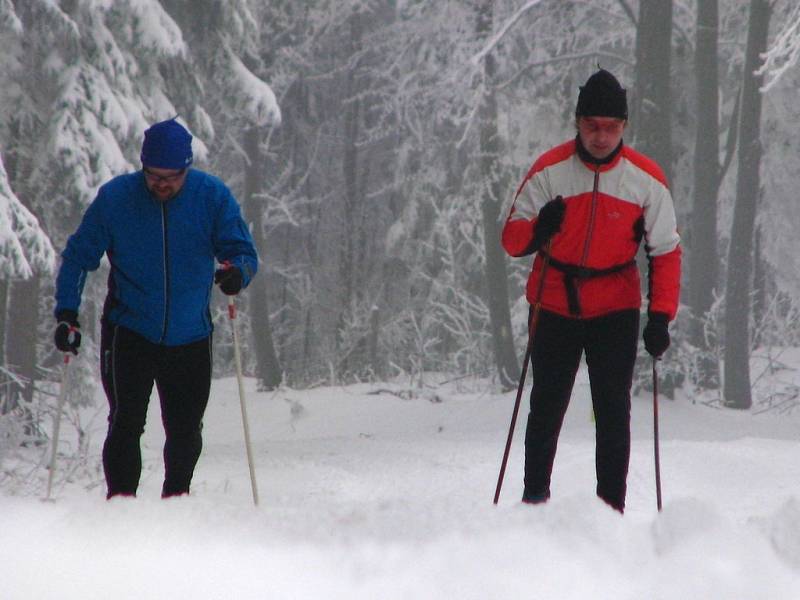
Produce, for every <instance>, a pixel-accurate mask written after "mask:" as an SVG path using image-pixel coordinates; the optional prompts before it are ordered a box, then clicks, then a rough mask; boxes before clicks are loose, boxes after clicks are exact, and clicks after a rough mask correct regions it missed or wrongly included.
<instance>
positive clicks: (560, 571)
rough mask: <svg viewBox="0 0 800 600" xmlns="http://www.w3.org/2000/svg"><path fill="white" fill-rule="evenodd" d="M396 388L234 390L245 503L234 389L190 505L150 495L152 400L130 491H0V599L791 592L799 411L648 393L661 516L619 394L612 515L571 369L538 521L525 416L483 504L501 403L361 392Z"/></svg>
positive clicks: (799, 557) (209, 421)
mask: <svg viewBox="0 0 800 600" xmlns="http://www.w3.org/2000/svg"><path fill="white" fill-rule="evenodd" d="M431 379H432V380H433V379H434V377H433V376H432V377H431ZM391 387H392V386H389V385H388V384H382V385H368V384H362V385H354V386H348V387H336V388H333V387H331V388H319V389H315V390H309V391H295V390H280V391H278V392H272V393H257V392H256V391H255V389H254V382H253V381H252V380H248V381H247V389H248V413H249V416H250V427H251V437H252V439H253V444H254V449H255V463H256V471H257V474H258V485H259V492H260V499H261V505H260V506H259V507H257V508H256V507H254V506H253V505H252V498H251V492H250V480H249V474H248V469H247V462H246V455H245V450H244V444H243V441H242V426H241V414H240V411H239V398H238V395H237V388H236V381H235V379H230V378H228V379H221V380H216V381H215V382H214V385H213V389H212V399H211V403H210V405H209V410H208V413H207V416H206V419H205V434H204V435H205V446H204V450H203V455H202V457H201V459H200V462H199V464H198V467H197V469H196V472H195V478H194V482H193V494H192V496H190V497H184V498H175V499H171V500H168V501H162V500H160V499H159V498H158V496H159V492H160V488H161V483H162V469H163V465H162V463H161V459H160V455H161V445H162V443H163V433H162V430H161V426H160V417H159V413H158V408H157V405H158V403H157V402H156V401H154V402H152V403H151V411H150V413H149V417H148V427H147V431H146V433H145V435H144V437H143V443H142V446H143V457H144V470H143V473H142V481H141V485H140V489H139V497H138V498H136V499H114V500H112V501H110V502H107V501H105V499H104V486H103V485H102V484H100V485H98V484H99V483H100V481H99V480H96V481H93V482H89V481H86V480H76V481H71V482H64V481H63V478H58V477H57V478H56V481H57V484H56V487H55V492H54V496H55V497H56V502H54V503H45V502H40V501H39V499H38V497H37V496H36V495H35V494H40V495H41V490H43V489H44V482H45V480H46V476H47V474H46V471H45V470H44V469H41V470H40V471H41V472H40V473H38V475H37V479H36V482H35V484H36V485H35V486H32V488H31V489H29V490H3V492H4V493H3V494H0V531H2V534H1V535H2V547H0V599H2V600H32V599H43V600H44V599H48V600H49V599H59V600H88V599H94V598H97V599H100V598H103V599H107V598H114V599H115V600H124V599H128V598H130V599H134V598H135V599H142V598H155V599H160V598H192V599H206V598H208V599H212V598H213V599H217V598H219V599H223V598H226V599H227V598H230V599H250V598H253V599H257V598H258V599H262V598H268V599H271V598H281V599H282V598H291V599H299V598H325V599H328V598H332V599H338V598H342V599H344V598H347V599H353V598H359V599H360V598H364V599H367V598H370V599H378V598H379V599H384V598H385V599H395V598H396V599H401V598H402V599H409V598H414V599H417V598H459V599H460V600H461V599H465V600H469V599H495V598H497V599H504V598H515V599H516V598H559V599H573V598H575V599H578V598H581V599H584V598H593V599H602V598H614V599H673V598H674V599H687V598H698V599H725V600H728V599H754V598H768V599H770V600H772V599H797V598H800V455H799V453H798V450H800V447H799V446H798V441H797V438H798V435H797V433H798V425H800V416H792V415H790V416H785V415H783V416H778V415H775V414H765V415H759V416H753V415H750V414H746V413H745V414H742V413H735V412H731V411H721V410H716V409H712V408H708V407H706V406H703V405H700V404H692V403H691V402H690V401H688V400H687V399H685V398H679V399H678V400H675V401H671V400H666V399H662V400H661V403H660V405H659V408H660V411H659V412H660V418H661V421H660V424H659V425H660V433H661V447H660V450H661V477H662V490H663V496H664V510H663V512H662V513H660V514H658V513H657V511H656V506H655V504H656V503H655V484H654V474H653V472H654V469H653V443H652V404H651V403H652V400H651V399H650V398H647V397H639V398H635V399H634V402H633V415H632V428H633V442H632V456H631V466H630V476H629V479H628V506H627V511H626V514H625V516H624V517H620V516H619V515H618V514H617V513H615V512H613V511H612V510H611V509H609V508H608V507H606V506H605V505H604V504H603V503H602V502H600V501H599V500H597V499H596V497H595V496H594V485H595V480H594V425H593V423H592V420H591V410H590V401H589V394H588V385H587V382H586V380H585V373H581V375H580V377H579V381H578V383H577V384H576V387H575V392H574V393H573V400H572V404H571V406H570V409H569V412H568V414H567V419H566V421H565V424H564V428H563V431H562V436H561V440H560V443H559V450H558V455H557V457H556V465H555V469H554V475H553V485H552V489H553V498H552V500H551V502H550V503H549V504H547V505H544V506H537V507H530V506H524V505H522V504H521V503H520V502H519V497H520V495H521V488H522V462H523V459H522V448H523V440H524V428H525V414H526V412H527V410H526V407H525V403H523V408H522V410H521V412H520V418H519V419H518V427H517V430H516V433H515V438H514V444H513V446H512V452H511V457H510V460H509V468H508V470H507V472H506V478H505V483H504V486H503V491H502V494H501V498H500V503H499V505H498V506H496V507H495V506H493V505H492V496H493V493H494V487H495V484H496V481H497V473H498V469H499V464H500V459H501V457H502V450H503V445H504V443H505V436H506V433H507V428H508V423H509V420H510V417H511V410H512V408H513V402H514V393H513V392H511V393H505V394H501V393H489V392H483V393H476V392H473V393H459V392H457V391H456V390H455V389H454V388H453V387H452V386H449V387H444V388H440V389H439V390H437V394H438V396H439V397H440V398H441V400H442V401H441V402H431V401H429V400H428V399H426V398H425V397H416V398H413V399H401V398H399V397H397V396H395V395H392V394H387V393H382V394H370V393H369V392H370V391H374V390H376V389H379V388H385V389H389V388H391ZM484 387H488V384H485V385H484ZM395 389H396V386H395ZM101 402H104V400H103V399H102V398H98V406H100V404H99V403H101ZM94 410H96V409H94ZM97 423H98V424H99V427H102V426H103V425H102V419H98V420H97ZM64 429H67V430H68V429H69V427H68V426H65V427H64ZM62 431H63V430H62ZM102 437H103V432H102V431H101V430H100V429H97V430H95V431H93V432H92V440H93V444H94V446H96V455H95V459H96V460H99V452H100V451H99V446H100V444H101V442H102ZM65 443H67V444H68V443H69V440H68V439H67V440H66V441H65ZM43 451H44V450H43ZM98 478H99V475H98ZM92 484H94V485H92ZM33 487H35V488H36V489H33Z"/></svg>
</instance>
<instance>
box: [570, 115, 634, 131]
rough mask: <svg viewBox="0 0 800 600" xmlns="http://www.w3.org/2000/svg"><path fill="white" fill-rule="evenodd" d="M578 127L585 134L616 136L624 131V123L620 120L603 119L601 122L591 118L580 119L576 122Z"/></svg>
mask: <svg viewBox="0 0 800 600" xmlns="http://www.w3.org/2000/svg"><path fill="white" fill-rule="evenodd" d="M578 127H579V128H580V129H582V130H583V131H585V132H587V133H600V132H601V131H602V132H603V133H605V134H607V135H617V134H619V133H622V131H623V130H624V129H625V121H623V120H622V119H610V118H607V119H603V120H602V121H600V120H597V119H593V118H591V117H582V118H581V119H580V120H579V121H578Z"/></svg>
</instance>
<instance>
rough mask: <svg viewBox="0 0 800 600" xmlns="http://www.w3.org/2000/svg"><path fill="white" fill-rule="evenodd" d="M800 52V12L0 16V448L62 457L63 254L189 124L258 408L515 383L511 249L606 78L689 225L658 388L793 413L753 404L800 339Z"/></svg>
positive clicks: (170, 1) (440, 9) (90, 305)
mask: <svg viewBox="0 0 800 600" xmlns="http://www.w3.org/2000/svg"><path fill="white" fill-rule="evenodd" d="M799 52H800V6H798V5H796V4H795V3H794V2H792V1H790V0H771V1H767V0H696V1H695V0H674V1H669V0H641V1H639V2H636V1H635V0H593V1H579V0H527V1H523V0H458V1H450V0H437V1H436V2H431V1H415V0H405V1H403V0H305V1H304V2H296V1H294V0H285V1H282V0H275V1H271V2H261V1H257V0H194V1H191V2H190V1H189V0H161V1H157V0H116V1H112V0H105V1H104V0H17V1H15V0H0V332H1V333H2V343H1V344H0V413H1V414H2V415H3V418H2V419H0V429H2V430H3V433H4V435H6V436H9V435H10V432H12V431H13V432H16V433H15V435H14V436H11V437H16V436H17V435H22V436H30V435H33V436H37V435H44V434H43V433H42V432H41V430H40V427H39V421H40V417H41V414H43V413H42V411H41V410H40V409H39V408H38V407H40V406H41V405H42V403H50V404H52V401H53V400H52V394H53V391H52V390H53V385H52V384H53V383H54V382H57V381H59V377H60V370H59V365H60V357H59V356H57V353H56V351H55V349H54V347H53V345H52V341H51V340H52V330H53V325H54V321H53V318H52V309H53V300H52V295H53V281H54V273H55V270H56V269H57V266H58V252H60V251H61V249H62V248H63V247H64V244H65V242H66V239H67V237H68V236H69V235H70V234H71V233H72V232H73V231H74V229H75V228H76V227H77V224H78V223H79V221H80V218H81V215H82V213H83V211H84V210H85V209H86V207H87V206H88V204H89V203H90V202H91V201H92V199H93V198H94V195H95V193H96V191H97V189H98V187H99V186H100V185H102V184H103V183H104V182H105V181H107V180H108V179H109V178H111V177H113V176H114V175H117V174H120V173H123V172H127V171H131V170H135V169H138V168H140V165H139V161H138V156H139V149H140V145H141V140H142V135H143V132H144V130H145V129H146V127H147V126H148V124H150V123H152V122H155V121H157V120H161V119H165V118H170V117H172V116H174V115H179V116H180V118H181V119H182V120H183V122H184V123H185V124H186V125H187V126H188V127H189V129H190V130H191V131H192V133H193V134H194V136H195V142H194V149H195V156H196V166H198V167H199V168H202V169H204V170H207V171H210V172H212V173H214V174H217V175H219V176H220V177H222V179H223V180H225V181H226V182H227V183H228V184H229V185H230V186H231V188H232V189H233V190H234V192H235V194H236V196H237V197H238V199H239V200H240V202H241V204H242V206H243V210H244V213H245V216H246V219H247V221H248V222H249V224H250V225H251V227H252V232H253V236H254V238H255V240H256V243H257V245H258V248H259V252H260V255H261V261H262V263H261V272H260V274H259V276H258V277H257V278H256V279H255V280H254V282H253V284H252V285H251V286H250V288H249V289H248V291H247V292H246V293H245V294H243V295H242V297H241V298H240V300H239V301H240V305H241V313H242V315H243V317H244V319H243V327H244V332H243V333H244V335H243V336H242V339H243V343H244V349H243V350H244V356H245V363H246V364H245V370H246V372H247V373H248V374H249V375H252V376H254V377H256V378H257V380H258V384H259V386H260V388H261V389H265V390H269V389H274V388H276V387H277V386H280V385H286V386H290V387H294V388H310V387H315V386H319V385H336V384H341V383H349V382H353V381H384V380H388V379H392V378H395V377H397V376H399V375H405V376H409V380H410V381H412V388H416V389H419V388H420V387H421V386H423V384H424V378H425V373H430V372H434V371H435V372H440V373H446V374H448V376H451V377H452V378H459V377H473V376H477V377H478V378H481V379H482V380H484V381H490V382H493V385H496V386H498V387H500V388H502V389H509V388H512V387H514V386H515V385H516V381H517V379H518V378H519V374H520V366H521V365H520V361H521V350H522V349H523V348H524V346H525V340H526V335H527V315H528V311H527V303H526V301H525V299H524V293H523V288H524V282H525V279H526V277H527V273H528V270H529V268H530V261H529V260H527V259H524V260H513V261H512V260H509V259H507V258H506V257H505V255H504V254H503V252H502V249H501V247H500V245H499V232H500V228H501V227H502V222H503V219H504V217H505V214H506V210H507V207H508V204H509V202H510V200H511V198H512V197H513V193H514V191H515V189H516V187H517V186H518V184H519V182H520V181H521V178H522V176H523V175H524V173H525V172H526V171H527V169H528V168H529V166H530V164H531V162H532V161H533V160H534V159H535V158H536V156H537V155H538V154H540V153H541V152H543V151H544V150H546V149H548V148H549V147H551V146H552V145H555V144H557V143H560V142H562V141H565V140H566V139H568V138H570V137H572V135H573V134H574V133H573V132H574V109H575V101H576V98H577V92H578V86H579V85H582V83H583V82H584V81H585V80H586V78H587V77H588V76H589V75H590V74H591V73H592V72H593V71H595V70H596V68H597V67H598V65H599V66H602V67H604V68H606V69H609V70H610V71H612V72H614V73H615V74H616V75H617V76H618V78H619V79H620V80H621V81H622V83H623V85H624V86H625V87H627V88H628V90H629V100H630V104H631V118H630V125H629V129H628V130H627V133H626V136H625V140H626V143H629V144H631V145H632V146H634V147H635V148H637V149H638V150H640V151H642V152H644V153H646V154H648V155H650V156H651V157H652V158H654V159H655V160H657V161H658V162H659V164H661V165H662V166H663V168H664V170H665V171H666V173H667V176H668V178H669V181H670V182H671V189H672V192H673V196H674V199H675V206H676V211H677V213H678V222H679V228H680V232H681V235H682V240H683V248H684V274H683V291H682V305H681V310H680V312H679V316H678V319H677V321H676V323H675V325H673V329H672V331H673V348H672V349H671V351H670V352H669V353H668V355H667V357H666V358H665V360H664V361H663V365H662V375H663V377H664V383H663V386H664V388H665V391H666V392H667V393H670V390H671V389H672V388H674V387H676V386H681V387H683V388H684V389H685V390H687V392H688V393H689V394H692V393H697V394H698V395H700V394H702V397H703V398H704V399H705V400H704V401H706V402H708V403H710V404H714V405H717V406H720V407H730V408H735V409H752V410H759V411H761V410H776V411H787V410H791V409H792V408H794V407H795V406H796V404H797V403H798V397H800V390H799V389H798V388H797V387H796V386H795V385H793V384H787V385H786V386H785V387H783V388H780V389H775V388H771V389H770V391H769V393H766V394H762V395H758V394H755V395H754V394H753V391H752V390H753V389H754V385H755V383H756V381H757V380H758V379H759V378H760V377H761V376H762V374H763V373H762V372H758V373H752V372H751V370H752V367H751V364H752V361H751V358H752V357H753V355H754V354H760V355H762V356H763V357H764V358H765V360H764V361H762V362H761V363H759V364H764V365H765V367H764V370H765V371H767V370H771V371H773V372H774V371H775V370H776V369H779V368H781V366H782V365H781V361H780V354H781V352H783V351H784V349H786V348H788V347H792V346H797V345H798V342H800V322H799V320H798V318H799V317H800V313H799V312H798V309H800V304H798V300H797V298H798V290H800V264H799V262H800V238H799V236H797V235H796V228H797V226H798V224H800V203H799V202H798V199H797V196H796V194H797V189H798V173H799V172H800V151H798V145H800V141H799V140H798V136H797V133H796V132H797V127H796V123H797V117H798V115H800V107H799V106H798V103H797V89H798V84H800V81H799V79H800V70H798V69H797V68H793V67H795V64H796V61H797V56H798V53H799ZM642 266H643V268H645V269H646V264H645V262H644V261H642ZM107 272H108V267H107V263H104V264H103V266H101V269H100V271H99V273H97V274H93V275H92V276H90V277H89V279H88V283H87V287H86V290H85V293H84V300H83V304H82V306H81V311H80V313H81V314H80V320H81V323H82V326H83V332H84V337H83V340H84V341H83V347H82V352H81V356H80V359H79V360H78V361H77V364H78V368H79V369H80V371H81V373H82V375H83V376H82V377H79V378H76V380H77V381H81V382H82V383H81V389H79V390H77V391H76V392H75V393H72V394H71V402H73V403H74V404H80V403H81V402H89V401H90V400H86V399H91V398H94V397H95V394H94V393H93V392H94V390H93V388H94V386H96V381H97V365H96V362H97V361H96V359H95V356H96V353H97V350H96V348H97V345H98V341H99V328H98V321H99V315H100V312H101V309H102V302H103V299H104V296H105V285H106V278H107ZM643 294H646V289H645V290H643ZM645 307H646V303H645ZM213 308H214V319H215V322H216V323H217V329H218V331H219V330H220V328H221V326H224V325H225V319H226V318H227V317H226V312H225V307H224V300H223V299H222V298H218V299H217V300H216V301H215V304H214V307H213ZM214 341H215V374H216V375H217V376H220V375H225V374H230V373H231V372H232V371H233V360H232V359H233V352H232V350H231V347H230V340H229V337H228V336H223V335H216V336H215V340H214ZM640 362H641V363H642V365H643V366H642V372H641V373H640V374H638V375H637V383H636V385H637V388H641V387H646V386H648V385H649V382H648V377H649V370H648V367H647V365H644V363H645V362H646V361H640ZM784 366H785V365H784ZM411 393H413V391H412V392H411ZM82 399H84V400H82ZM20 423H22V424H23V426H20ZM8 439H9V438H8V437H6V441H8Z"/></svg>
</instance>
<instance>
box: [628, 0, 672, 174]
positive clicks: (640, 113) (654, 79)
mask: <svg viewBox="0 0 800 600" xmlns="http://www.w3.org/2000/svg"><path fill="white" fill-rule="evenodd" d="M671 41H672V0H669V1H668V0H642V1H641V3H640V4H639V25H638V27H637V30H636V87H635V90H634V93H633V95H632V96H633V102H632V105H633V106H632V110H631V114H630V117H631V126H632V128H633V130H634V132H635V137H636V139H635V144H636V149H637V150H639V151H641V152H644V153H645V154H647V155H648V156H650V158H652V159H654V160H655V161H656V162H657V163H658V164H659V165H660V166H661V168H662V169H663V170H664V173H665V174H666V176H667V181H671V179H672V128H671V125H672V121H671V118H670V110H671V108H672V93H671V90H670V88H671V86H670V81H671V79H670V65H671V60H670V52H671Z"/></svg>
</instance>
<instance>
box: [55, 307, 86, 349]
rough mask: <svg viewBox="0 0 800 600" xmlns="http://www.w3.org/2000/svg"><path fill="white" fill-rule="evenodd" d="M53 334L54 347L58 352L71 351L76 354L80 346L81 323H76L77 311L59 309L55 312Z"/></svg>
mask: <svg viewBox="0 0 800 600" xmlns="http://www.w3.org/2000/svg"><path fill="white" fill-rule="evenodd" d="M56 320H57V321H58V324H57V325H56V330H55V334H54V335H53V338H54V341H55V344H56V348H58V350H59V351H60V352H72V353H73V354H75V355H76V356H77V354H78V348H80V347H81V325H80V323H78V313H76V312H75V311H74V310H60V311H58V313H57V314H56Z"/></svg>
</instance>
